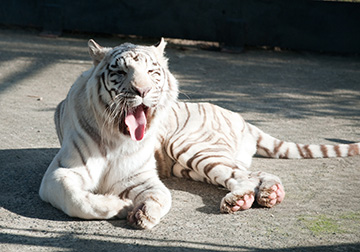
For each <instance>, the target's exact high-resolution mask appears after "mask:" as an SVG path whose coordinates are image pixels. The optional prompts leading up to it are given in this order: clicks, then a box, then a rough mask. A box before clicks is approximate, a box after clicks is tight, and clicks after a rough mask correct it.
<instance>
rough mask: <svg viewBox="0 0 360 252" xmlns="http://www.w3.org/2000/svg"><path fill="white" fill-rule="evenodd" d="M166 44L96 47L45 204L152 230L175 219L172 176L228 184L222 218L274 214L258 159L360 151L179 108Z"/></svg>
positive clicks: (59, 123)
mask: <svg viewBox="0 0 360 252" xmlns="http://www.w3.org/2000/svg"><path fill="white" fill-rule="evenodd" d="M165 45H166V43H165V42H164V40H163V39H162V40H161V41H160V43H159V44H158V45H156V46H137V45H133V44H128V43H126V44H122V45H120V46H118V47H115V48H104V47H101V46H100V45H98V44H97V43H95V42H94V41H93V40H90V41H89V52H90V56H91V57H92V59H93V62H94V66H93V67H92V68H91V69H90V70H88V71H87V72H84V73H83V74H82V75H81V76H80V77H79V78H78V80H77V81H76V82H75V83H74V85H73V86H72V88H71V89H70V91H69V94H68V96H67V97H66V99H65V100H64V101H62V102H61V103H60V104H59V105H58V107H57V109H56V113H55V124H56V129H57V134H58V137H59V140H60V143H61V149H60V151H59V152H58V153H57V155H56V156H55V158H54V159H53V161H52V162H51V164H50V166H49V167H48V169H47V171H46V173H45V175H44V177H43V180H42V183H41V186H40V191H39V193H40V197H41V198H42V199H43V200H44V201H47V202H50V203H51V204H52V205H53V206H54V207H57V208H59V209H61V210H62V211H64V212H65V213H66V214H68V215H69V216H74V217H79V218H84V219H108V218H113V217H119V218H123V217H126V216H127V218H128V221H129V223H130V224H132V225H133V226H135V227H138V228H144V229H149V228H152V227H154V226H155V225H156V224H158V223H159V221H160V219H161V218H162V217H163V216H164V215H165V214H166V213H167V212H168V211H169V209H170V206H171V195H170V192H169V190H168V189H167V188H166V187H165V186H164V184H163V183H162V182H161V180H160V179H159V174H160V175H161V176H169V175H171V174H173V175H175V176H178V177H185V178H191V179H194V180H200V181H205V182H208V183H212V184H216V185H222V186H224V187H225V188H227V189H228V190H229V191H230V192H229V193H228V194H227V195H226V196H225V197H224V198H223V199H222V201H221V204H220V211H221V212H224V213H232V212H236V211H238V210H245V209H248V208H250V207H251V206H252V204H253V202H254V201H255V200H256V201H257V202H258V203H259V204H260V205H262V206H266V207H272V206H274V205H276V204H278V203H280V202H281V201H282V200H283V199H284V197H285V191H284V188H283V186H282V184H281V181H280V179H279V178H278V177H277V176H274V175H271V174H267V173H264V172H251V171H248V170H247V169H248V168H249V167H250V165H251V160H252V156H253V155H254V154H255V153H258V154H260V155H263V156H266V157H274V158H315V157H335V156H337V157H340V156H341V157H344V156H350V155H356V154H359V149H360V143H357V144H350V145H337V146H330V145H300V144H295V143H288V142H284V141H280V140H277V139H275V138H273V137H271V136H269V135H267V134H265V133H264V132H262V131H261V130H259V129H258V128H256V127H255V126H253V125H251V124H249V123H246V122H245V121H244V120H243V119H242V117H241V116H240V115H238V114H236V113H233V112H231V111H228V110H225V109H222V108H220V107H217V106H215V105H212V104H208V103H184V102H180V101H177V94H178V86H177V81H176V79H175V78H174V76H173V75H172V74H171V73H170V72H169V70H168V66H167V59H166V58H165V57H164V48H165Z"/></svg>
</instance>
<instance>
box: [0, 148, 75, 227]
mask: <svg viewBox="0 0 360 252" xmlns="http://www.w3.org/2000/svg"><path fill="white" fill-rule="evenodd" d="M58 151H59V149H57V148H38V149H7V150H0V164H1V165H0V172H1V176H0V188H1V207H3V208H4V209H6V210H8V211H9V212H12V213H15V214H18V215H21V216H24V217H28V218H37V219H45V220H56V221H59V220H60V221H69V220H72V219H71V218H70V217H68V216H67V215H65V214H64V213H63V212H61V211H60V210H57V209H55V208H54V207H52V206H51V205H50V204H46V203H45V202H43V201H42V200H41V199H40V197H39V194H38V191H39V187H40V183H41V179H42V177H43V175H44V173H45V171H46V169H47V167H48V165H49V164H50V162H51V161H52V159H53V157H54V156H55V155H56V153H57V152H58Z"/></svg>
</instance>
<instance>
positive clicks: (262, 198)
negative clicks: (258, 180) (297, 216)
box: [256, 184, 285, 207]
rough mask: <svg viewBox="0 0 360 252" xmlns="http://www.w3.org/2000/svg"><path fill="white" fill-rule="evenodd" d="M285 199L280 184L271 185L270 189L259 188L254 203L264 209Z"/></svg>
mask: <svg viewBox="0 0 360 252" xmlns="http://www.w3.org/2000/svg"><path fill="white" fill-rule="evenodd" d="M284 198H285V190H284V187H283V186H282V185H281V184H273V185H272V186H270V187H265V186H263V187H260V189H259V192H258V193H257V195H256V201H257V203H258V204H259V205H261V206H264V207H273V206H275V205H277V204H280V203H281V202H282V201H283V200H284Z"/></svg>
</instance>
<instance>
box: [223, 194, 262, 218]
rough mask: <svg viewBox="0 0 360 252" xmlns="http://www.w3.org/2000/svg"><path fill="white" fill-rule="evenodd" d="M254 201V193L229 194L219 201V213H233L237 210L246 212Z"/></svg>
mask: <svg viewBox="0 0 360 252" xmlns="http://www.w3.org/2000/svg"><path fill="white" fill-rule="evenodd" d="M254 199H255V197H254V192H248V193H236V192H230V193H228V194H227V195H226V196H225V197H224V198H223V199H222V200H221V204H220V211H221V212H222V213H235V212H237V211H239V210H247V209H249V208H250V207H251V206H252V204H253V203H254Z"/></svg>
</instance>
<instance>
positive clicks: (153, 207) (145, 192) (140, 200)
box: [120, 170, 171, 229]
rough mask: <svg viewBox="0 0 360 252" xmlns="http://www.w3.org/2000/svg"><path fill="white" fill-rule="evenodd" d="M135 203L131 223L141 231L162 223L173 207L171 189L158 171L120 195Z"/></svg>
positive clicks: (130, 214) (130, 215)
mask: <svg viewBox="0 0 360 252" xmlns="http://www.w3.org/2000/svg"><path fill="white" fill-rule="evenodd" d="M120 197H128V198H129V199H131V200H132V201H133V204H134V209H133V210H132V211H131V212H129V214H128V221H129V223H130V224H131V225H132V226H134V227H136V228H140V229H151V228H153V227H154V226H155V225H157V224H158V223H159V222H160V219H161V218H162V217H163V216H164V215H166V214H167V213H168V212H169V210H170V207H171V194H170V191H169V189H167V188H166V187H165V185H164V184H163V183H162V182H161V181H160V179H159V178H158V176H157V174H156V171H155V170H154V174H153V175H152V176H147V177H146V180H143V181H137V183H136V184H134V185H133V186H130V187H128V189H126V190H125V191H123V192H122V193H121V194H120Z"/></svg>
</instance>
